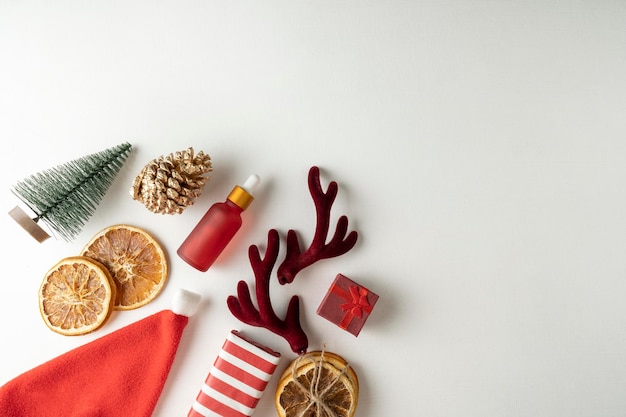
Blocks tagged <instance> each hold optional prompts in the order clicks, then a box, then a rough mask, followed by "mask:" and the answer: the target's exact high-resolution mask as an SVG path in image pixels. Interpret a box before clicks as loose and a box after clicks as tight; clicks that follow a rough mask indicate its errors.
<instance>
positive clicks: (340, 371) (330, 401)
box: [275, 351, 359, 417]
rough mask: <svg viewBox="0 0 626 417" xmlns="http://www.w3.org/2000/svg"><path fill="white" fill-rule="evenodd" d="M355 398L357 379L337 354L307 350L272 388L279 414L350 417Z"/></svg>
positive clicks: (309, 416) (293, 416)
mask: <svg viewBox="0 0 626 417" xmlns="http://www.w3.org/2000/svg"><path fill="white" fill-rule="evenodd" d="M358 398H359V380H358V378H357V376H356V373H355V372H354V370H353V369H352V367H351V366H350V365H348V363H347V362H346V361H345V360H344V359H343V358H342V357H341V356H339V355H337V354H334V353H331V352H325V351H314V352H309V353H306V354H304V355H301V356H299V357H298V358H296V359H295V360H294V361H293V362H291V364H290V365H289V366H288V367H287V369H286V370H285V371H284V372H283V374H282V376H281V377H280V379H279V382H278V386H277V388H276V395H275V402H276V410H277V411H278V415H279V416H280V417H318V416H319V417H352V416H353V415H354V412H355V411H356V406H357V403H358Z"/></svg>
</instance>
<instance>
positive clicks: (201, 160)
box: [130, 147, 213, 214]
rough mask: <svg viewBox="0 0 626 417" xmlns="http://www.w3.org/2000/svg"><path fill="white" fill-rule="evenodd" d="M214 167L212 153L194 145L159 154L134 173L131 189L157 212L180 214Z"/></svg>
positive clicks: (132, 195) (131, 192)
mask: <svg viewBox="0 0 626 417" xmlns="http://www.w3.org/2000/svg"><path fill="white" fill-rule="evenodd" d="M211 171H213V166H212V165H211V157H210V156H209V155H208V154H205V153H204V152H202V151H200V152H198V153H197V154H196V155H195V156H194V152H193V148H191V147H190V148H188V149H186V150H184V151H178V152H174V153H171V154H169V155H167V156H160V157H158V158H156V159H153V160H152V161H150V162H149V163H148V164H147V165H146V166H145V167H143V169H142V170H141V172H140V173H139V175H137V177H136V178H135V180H134V181H133V186H132V188H131V189H130V195H131V197H132V198H133V199H134V200H137V201H141V202H142V203H143V204H144V205H145V206H146V207H147V208H148V210H150V211H152V212H154V213H160V214H180V213H182V212H183V210H184V209H185V208H186V207H187V206H190V205H192V204H193V202H194V199H195V198H196V197H198V196H199V195H200V193H201V191H202V188H203V187H204V184H206V182H207V181H208V180H209V177H208V176H207V175H205V174H207V173H208V172H211Z"/></svg>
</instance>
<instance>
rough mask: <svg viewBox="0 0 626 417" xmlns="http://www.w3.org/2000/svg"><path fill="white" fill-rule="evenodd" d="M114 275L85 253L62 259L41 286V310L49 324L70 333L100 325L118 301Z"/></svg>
mask: <svg viewBox="0 0 626 417" xmlns="http://www.w3.org/2000/svg"><path fill="white" fill-rule="evenodd" d="M115 293H116V290H115V286H114V284H113V278H112V277H111V274H110V273H109V271H108V270H107V269H106V267H105V266H104V265H102V264H101V263H100V262H97V261H94V260H92V259H89V258H86V257H83V256H73V257H68V258H64V259H62V260H60V261H59V262H58V263H57V264H56V265H55V266H53V267H52V268H51V269H50V270H49V271H48V272H47V273H46V275H45V276H44V279H43V282H42V283H41V286H40V287H39V311H40V312H41V317H43V319H44V322H45V323H46V325H47V326H48V327H49V328H50V329H52V330H53V331H55V332H57V333H61V334H63V335H67V336H76V335H81V334H86V333H89V332H92V331H94V330H96V329H98V328H99V327H100V326H102V325H103V324H104V323H105V322H106V321H107V319H108V318H109V316H110V314H111V312H112V311H113V304H114V301H115Z"/></svg>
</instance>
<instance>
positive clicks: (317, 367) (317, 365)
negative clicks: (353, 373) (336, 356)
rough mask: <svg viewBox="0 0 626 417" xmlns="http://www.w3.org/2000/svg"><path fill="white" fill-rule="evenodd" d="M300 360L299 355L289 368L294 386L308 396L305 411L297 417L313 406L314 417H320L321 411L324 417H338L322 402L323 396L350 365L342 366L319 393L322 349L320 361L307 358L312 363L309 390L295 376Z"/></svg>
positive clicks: (302, 415) (322, 357) (322, 358)
mask: <svg viewBox="0 0 626 417" xmlns="http://www.w3.org/2000/svg"><path fill="white" fill-rule="evenodd" d="M302 359H303V355H300V356H299V357H298V359H296V362H295V363H294V366H293V367H292V368H291V377H292V379H293V381H294V382H295V384H296V386H297V387H298V388H299V389H300V390H301V391H302V392H304V393H305V394H306V395H308V397H309V399H310V401H309V403H308V404H307V406H306V407H305V409H304V410H302V412H301V413H300V414H299V415H298V417H304V415H305V414H306V412H307V411H309V409H310V408H311V407H313V406H315V416H316V417H322V410H323V411H324V412H325V413H326V416H328V417H339V416H338V415H337V414H335V412H334V411H333V410H332V409H331V408H330V407H329V406H328V404H326V402H325V401H324V396H325V395H326V393H327V392H328V391H329V390H330V389H331V388H332V387H333V386H335V384H336V383H337V382H339V380H340V379H341V377H342V376H343V375H345V373H346V372H347V370H348V367H349V366H350V365H346V366H344V368H343V369H342V370H341V372H339V374H338V375H337V376H336V377H335V378H334V379H333V380H332V381H331V383H330V384H328V386H327V387H326V388H324V389H323V390H322V391H320V390H319V384H320V380H321V378H322V369H323V368H324V366H323V362H324V349H322V354H321V355H320V359H319V360H318V361H316V360H315V359H313V358H309V360H310V361H311V362H313V378H312V380H311V384H310V386H309V388H307V387H305V386H304V384H303V383H302V382H300V380H299V379H298V378H297V375H296V369H297V368H298V366H299V365H300V361H301V360H302Z"/></svg>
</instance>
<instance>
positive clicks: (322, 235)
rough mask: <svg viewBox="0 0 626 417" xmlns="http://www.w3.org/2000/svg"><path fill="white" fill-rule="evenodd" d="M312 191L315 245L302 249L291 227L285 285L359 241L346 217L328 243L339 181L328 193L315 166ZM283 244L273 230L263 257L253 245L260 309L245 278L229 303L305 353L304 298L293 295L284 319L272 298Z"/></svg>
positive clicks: (238, 315)
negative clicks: (307, 269) (302, 316)
mask: <svg viewBox="0 0 626 417" xmlns="http://www.w3.org/2000/svg"><path fill="white" fill-rule="evenodd" d="M309 190H310V191H311V196H312V197H313V202H314V203H315V209H316V212H317V226H316V229H315V236H314V238H313V242H311V246H310V247H309V248H308V249H307V250H306V251H305V252H302V251H301V250H300V243H299V242H298V236H297V235H296V232H295V231H294V230H289V232H288V233H287V251H286V254H285V260H284V261H283V263H282V264H281V265H280V267H279V268H278V281H279V282H280V283H281V284H286V283H289V282H292V281H293V279H294V278H295V276H296V274H297V273H298V272H299V271H301V270H302V269H304V268H306V267H307V266H309V265H311V264H313V263H315V262H316V261H318V260H320V259H327V258H333V257H335V256H339V255H343V254H344V253H346V252H348V251H349V250H350V249H352V247H354V245H355V244H356V239H357V232H355V231H352V232H350V234H349V235H348V236H347V237H346V232H347V230H348V218H347V217H346V216H341V217H340V218H339V220H338V222H337V229H336V230H335V235H334V236H333V238H332V239H331V241H330V242H329V243H328V244H326V237H327V236H328V228H329V223H330V209H331V207H332V205H333V202H334V201H335V197H336V196H337V191H338V186H337V183H336V182H335V181H332V182H331V183H330V184H329V185H328V191H327V192H324V190H323V189H322V185H321V184H320V171H319V168H318V167H316V166H314V167H312V168H311V169H310V170H309ZM279 246H280V241H279V236H278V232H277V231H276V230H275V229H271V230H270V231H269V232H268V234H267V249H266V250H265V256H264V257H263V259H261V255H260V253H259V248H258V247H257V246H256V245H252V246H250V248H249V250H248V258H249V259H250V265H251V266H252V270H253V271H254V279H255V283H256V289H255V291H256V300H257V304H258V310H257V308H256V307H255V306H254V304H253V303H252V297H251V295H250V288H249V287H248V284H247V283H246V282H245V281H239V283H238V284H237V297H235V296H234V295H231V296H229V297H228V299H227V300H226V302H227V303H228V308H229V309H230V312H231V313H232V314H233V315H234V316H235V317H236V318H238V319H239V320H240V321H242V322H244V323H246V324H249V325H251V326H256V327H264V328H266V329H268V330H270V331H272V332H274V333H276V334H277V335H279V336H282V337H283V338H285V340H287V342H289V346H290V347H291V350H293V351H294V352H295V353H297V354H299V355H300V354H303V353H305V352H306V350H307V348H308V346H309V341H308V338H307V336H306V334H305V333H304V331H303V330H302V326H301V325H300V299H299V298H298V296H297V295H294V296H293V297H291V300H290V301H289V305H288V307H287V313H286V315H285V318H284V319H280V318H279V317H278V316H277V315H276V313H275V312H274V308H273V307H272V302H271V301H270V277H271V275H272V269H273V268H274V266H275V264H276V260H277V259H278V250H279Z"/></svg>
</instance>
